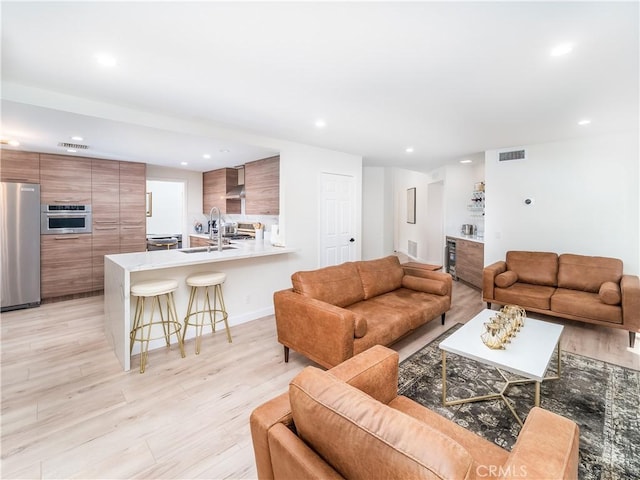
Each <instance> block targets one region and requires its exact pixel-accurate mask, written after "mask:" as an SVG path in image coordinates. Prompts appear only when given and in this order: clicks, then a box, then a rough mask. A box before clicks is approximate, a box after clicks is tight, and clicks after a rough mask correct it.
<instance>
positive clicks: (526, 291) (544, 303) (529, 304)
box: [494, 282, 555, 310]
mask: <svg viewBox="0 0 640 480" xmlns="http://www.w3.org/2000/svg"><path fill="white" fill-rule="evenodd" d="M554 291H555V288H554V287H547V286H545V285H531V284H529V283H520V282H516V283H514V284H513V285H511V286H510V287H508V288H499V287H496V288H495V290H494V298H495V299H496V300H497V301H499V302H502V303H508V304H512V305H519V306H521V307H523V308H537V309H540V310H549V309H550V308H551V295H553V292H554Z"/></svg>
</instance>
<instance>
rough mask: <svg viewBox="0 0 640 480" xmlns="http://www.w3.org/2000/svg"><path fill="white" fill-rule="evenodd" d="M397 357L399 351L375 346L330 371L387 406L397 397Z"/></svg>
mask: <svg viewBox="0 0 640 480" xmlns="http://www.w3.org/2000/svg"><path fill="white" fill-rule="evenodd" d="M398 358H399V357H398V352H396V351H394V350H391V349H390V348H387V347H383V346H382V345H374V346H373V347H371V348H369V349H367V350H365V351H364V352H361V353H359V354H358V355H356V356H354V357H351V358H350V359H349V360H345V361H344V362H342V363H341V364H340V365H337V366H335V367H333V368H332V369H331V370H329V372H330V373H331V374H332V375H334V376H335V377H337V378H339V379H340V380H342V381H344V382H346V383H348V384H349V385H353V386H354V387H356V388H357V389H359V390H362V391H363V392H364V393H366V394H367V395H370V396H372V397H373V398H375V399H376V400H378V401H379V402H382V403H384V404H387V403H389V402H390V401H391V400H393V399H394V398H396V397H397V396H398Z"/></svg>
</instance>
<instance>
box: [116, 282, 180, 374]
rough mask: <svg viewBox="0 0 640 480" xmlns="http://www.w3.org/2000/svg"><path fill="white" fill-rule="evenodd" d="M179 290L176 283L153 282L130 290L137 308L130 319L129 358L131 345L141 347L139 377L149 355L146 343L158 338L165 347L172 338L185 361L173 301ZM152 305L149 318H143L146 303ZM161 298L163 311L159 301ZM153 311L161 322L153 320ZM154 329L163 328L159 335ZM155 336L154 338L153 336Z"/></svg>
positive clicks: (168, 345) (131, 349)
mask: <svg viewBox="0 0 640 480" xmlns="http://www.w3.org/2000/svg"><path fill="white" fill-rule="evenodd" d="M177 288H178V282H177V281H176V280H153V281H149V282H140V283H137V284H135V285H133V286H132V287H131V294H132V295H133V296H136V297H137V300H136V308H135V313H134V317H133V326H132V328H131V333H130V334H129V340H130V342H129V343H130V348H129V355H131V353H132V352H133V344H134V343H135V342H139V343H140V373H144V370H145V366H146V364H147V358H148V354H149V342H150V341H151V340H156V339H159V338H164V339H165V342H166V344H167V347H170V346H171V335H175V336H176V338H177V339H178V345H179V347H180V354H181V356H182V358H184V356H185V353H184V345H183V343H182V336H181V335H180V330H181V329H182V325H181V324H180V322H179V321H178V314H177V312H176V306H175V302H174V298H173V292H174V291H175V290H176V289H177ZM147 298H149V299H150V301H151V312H150V314H149V318H145V314H144V313H145V303H146V299H147ZM163 298H164V309H163V306H162V301H161V300H162V299H163ZM156 308H157V310H158V313H159V315H160V320H158V319H157V318H156V317H155V314H156ZM154 325H160V326H162V335H161V336H159V335H160V333H159V329H154ZM154 335H156V336H154Z"/></svg>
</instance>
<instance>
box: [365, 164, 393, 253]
mask: <svg viewBox="0 0 640 480" xmlns="http://www.w3.org/2000/svg"><path fill="white" fill-rule="evenodd" d="M392 175H393V174H392V170H391V169H389V168H384V167H364V168H363V169H362V242H361V244H362V259H363V260H371V259H374V258H381V257H385V256H387V255H391V254H392V253H393V250H394V247H393V232H394V229H395V225H394V222H395V219H394V205H393V177H392Z"/></svg>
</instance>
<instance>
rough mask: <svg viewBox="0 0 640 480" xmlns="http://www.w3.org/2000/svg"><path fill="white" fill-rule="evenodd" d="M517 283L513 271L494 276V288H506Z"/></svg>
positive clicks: (515, 274) (516, 277)
mask: <svg viewBox="0 0 640 480" xmlns="http://www.w3.org/2000/svg"><path fill="white" fill-rule="evenodd" d="M517 281H518V274H517V273H516V272H514V271H513V270H507V271H506V272H502V273H501V274H499V275H496V279H495V283H496V287H500V288H507V287H510V286H511V285H513V284H514V283H516V282H517Z"/></svg>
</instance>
